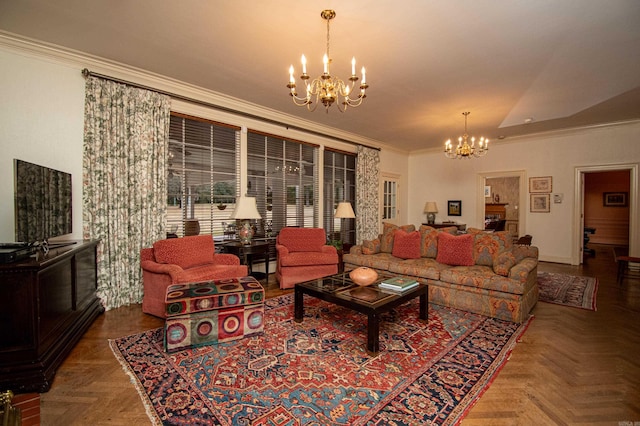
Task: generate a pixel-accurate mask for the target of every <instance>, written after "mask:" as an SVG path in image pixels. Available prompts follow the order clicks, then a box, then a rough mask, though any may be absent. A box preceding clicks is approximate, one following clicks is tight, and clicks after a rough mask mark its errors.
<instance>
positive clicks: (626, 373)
mask: <svg viewBox="0 0 640 426" xmlns="http://www.w3.org/2000/svg"><path fill="white" fill-rule="evenodd" d="M592 247H594V248H595V249H596V256H595V257H590V258H588V259H587V260H586V262H585V263H584V264H583V265H581V266H570V265H560V264H552V263H545V262H541V263H540V266H539V270H540V271H546V272H563V273H568V274H573V275H586V276H595V277H597V278H598V280H599V289H598V296H597V306H598V310H597V311H596V312H593V311H587V310H582V309H576V308H568V307H563V306H558V305H552V304H548V303H538V304H537V305H536V307H535V308H534V310H533V314H534V316H535V319H534V320H533V321H532V322H531V325H530V326H529V329H528V330H527V332H526V333H525V334H524V336H523V338H522V341H521V342H520V343H519V344H518V345H517V346H516V348H515V350H514V351H513V353H512V355H511V359H510V361H509V362H508V363H507V364H506V365H505V367H504V368H503V369H502V371H501V372H500V373H499V375H498V377H497V378H496V379H495V381H494V383H493V384H492V385H491V387H490V388H489V389H488V390H487V391H486V392H485V393H484V394H483V395H482V396H481V397H480V398H479V400H478V401H477V402H476V404H475V405H474V407H473V408H472V409H471V410H470V411H469V413H468V415H467V416H466V418H465V420H464V421H463V423H462V424H463V425H491V426H496V425H577V424H580V425H587V424H589V425H596V424H597V425H626V424H631V425H633V422H639V423H636V424H640V280H628V279H626V280H625V281H624V282H623V285H622V286H619V285H618V284H616V267H615V263H614V261H613V251H612V248H611V247H610V246H605V245H592ZM281 293H282V291H280V290H279V289H278V288H277V284H276V283H275V280H274V278H273V276H272V277H270V281H269V285H268V288H267V295H268V296H269V297H272V296H276V295H278V294H281ZM161 325H162V320H160V319H158V318H154V317H152V316H149V315H145V314H143V313H142V311H141V308H140V305H134V306H128V307H122V308H118V309H114V310H111V311H108V312H106V313H105V314H104V315H102V316H100V317H99V318H98V319H97V320H96V321H95V323H94V324H93V325H92V327H91V328H90V330H89V331H88V332H87V333H86V334H85V335H84V337H83V338H82V340H81V341H80V342H79V343H78V345H77V346H76V347H75V348H74V350H73V351H72V352H71V354H70V355H69V357H67V359H66V360H65V361H64V363H63V364H62V366H61V367H60V369H59V370H58V372H57V374H56V377H55V380H54V382H53V386H52V387H51V390H50V391H49V392H47V393H44V394H42V395H41V419H42V424H43V425H61V426H62V425H64V426H68V425H126V426H130V425H133V424H135V425H142V424H149V418H148V417H147V415H146V413H145V408H144V406H143V404H142V402H141V400H140V397H139V396H138V394H137V392H136V390H135V388H134V386H133V385H132V384H131V382H130V380H129V377H128V376H127V375H126V374H125V373H124V372H123V370H122V368H121V366H120V364H119V363H118V361H116V359H115V357H114V356H113V353H112V352H111V350H110V348H109V345H108V342H107V339H112V338H116V337H120V336H124V335H127V334H133V333H137V332H140V331H143V330H147V329H151V328H154V327H159V326H161ZM625 422H630V423H625Z"/></svg>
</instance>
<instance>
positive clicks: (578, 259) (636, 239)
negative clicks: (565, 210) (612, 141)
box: [571, 163, 640, 265]
mask: <svg viewBox="0 0 640 426" xmlns="http://www.w3.org/2000/svg"><path fill="white" fill-rule="evenodd" d="M616 170H629V180H630V182H629V255H630V256H640V235H638V231H639V229H638V225H639V224H638V213H639V211H638V206H639V203H638V163H623V164H603V165H598V166H577V167H576V168H575V176H574V191H573V192H574V199H573V214H574V217H573V244H572V247H573V250H572V253H571V264H572V265H580V264H581V263H582V256H581V254H582V252H581V248H582V241H583V240H584V231H583V230H582V220H583V218H582V215H583V213H582V212H583V211H584V191H583V188H582V184H581V182H582V179H583V177H584V174H585V173H590V172H605V171H606V172H609V171H616Z"/></svg>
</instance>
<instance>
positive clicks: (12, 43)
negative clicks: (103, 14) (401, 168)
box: [0, 30, 396, 150]
mask: <svg viewBox="0 0 640 426" xmlns="http://www.w3.org/2000/svg"><path fill="white" fill-rule="evenodd" d="M0 47H3V48H5V49H7V50H10V51H13V52H15V53H17V54H20V55H23V56H27V57H32V58H35V59H40V60H47V61H50V62H53V63H58V64H61V65H64V66H69V67H77V68H78V75H80V72H81V70H83V69H85V68H88V69H89V70H90V71H91V72H95V73H98V74H103V75H108V76H111V77H113V78H115V79H120V80H124V81H129V82H131V83H135V84H139V85H141V86H146V87H149V88H152V89H156V90H158V91H164V92H167V93H174V94H176V95H179V96H183V97H185V98H192V99H194V100H198V101H201V102H205V103H209V104H212V105H217V106H220V107H222V108H224V109H229V110H236V111H238V112H241V113H245V114H249V115H254V116H256V117H262V118H264V119H266V120H267V121H272V122H279V123H282V127H281V128H282V129H285V130H289V127H291V128H299V129H307V130H309V131H311V132H315V133H320V134H324V135H327V137H328V138H329V139H327V141H328V142H327V143H326V144H327V145H328V146H335V142H334V143H331V142H332V140H331V139H330V138H331V137H334V138H338V139H344V140H345V141H351V142H353V143H354V144H362V145H367V146H370V147H375V148H379V149H382V148H385V149H392V150H396V149H394V148H393V146H392V145H390V144H386V143H384V142H382V141H378V140H374V139H370V138H367V137H364V136H361V135H358V134H355V133H350V132H346V131H342V130H339V129H336V128H333V127H329V126H323V125H320V124H317V123H315V122H312V121H309V120H305V119H301V118H299V117H295V116H292V115H289V114H285V113H282V112H280V111H276V110H273V109H270V108H267V107H264V106H261V105H258V104H254V103H251V102H248V101H245V100H242V99H238V98H234V97H232V96H228V95H225V94H222V93H219V92H215V91H212V90H208V89H204V88H202V87H199V86H195V85H192V84H189V83H185V82H182V81H179V80H176V79H172V78H169V77H166V76H163V75H160V74H156V73H152V72H150V71H146V70H143V69H140V68H136V67H132V66H129V65H126V64H122V63H118V62H115V61H110V60H107V59H104V58H100V57H97V56H93V55H90V54H87V53H84V52H80V51H76V50H72V49H68V48H65V47H61V46H58V45H54V44H50V43H46V42H42V41H40V40H35V39H31V38H27V37H23V36H20V35H17V34H13V33H9V32H6V31H2V30H0ZM212 108H213V106H212ZM338 143H339V142H338Z"/></svg>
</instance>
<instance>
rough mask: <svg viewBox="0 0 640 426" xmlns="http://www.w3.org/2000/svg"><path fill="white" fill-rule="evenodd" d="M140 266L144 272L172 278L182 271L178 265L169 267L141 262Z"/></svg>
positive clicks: (165, 264)
mask: <svg viewBox="0 0 640 426" xmlns="http://www.w3.org/2000/svg"><path fill="white" fill-rule="evenodd" d="M140 266H141V267H142V269H144V270H145V271H149V272H153V273H154V274H167V275H171V276H172V277H173V276H174V275H175V274H179V273H180V272H182V271H183V269H182V268H181V267H179V266H178V265H171V264H168V263H156V262H154V261H153V260H143V261H142V262H141V263H140Z"/></svg>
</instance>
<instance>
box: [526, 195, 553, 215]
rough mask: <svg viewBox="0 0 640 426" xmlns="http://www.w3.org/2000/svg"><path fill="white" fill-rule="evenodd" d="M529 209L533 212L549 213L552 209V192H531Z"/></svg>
mask: <svg viewBox="0 0 640 426" xmlns="http://www.w3.org/2000/svg"><path fill="white" fill-rule="evenodd" d="M530 197H531V200H530V203H529V211H530V212H531V213H549V211H550V210H551V206H550V204H551V194H531V195H530Z"/></svg>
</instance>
